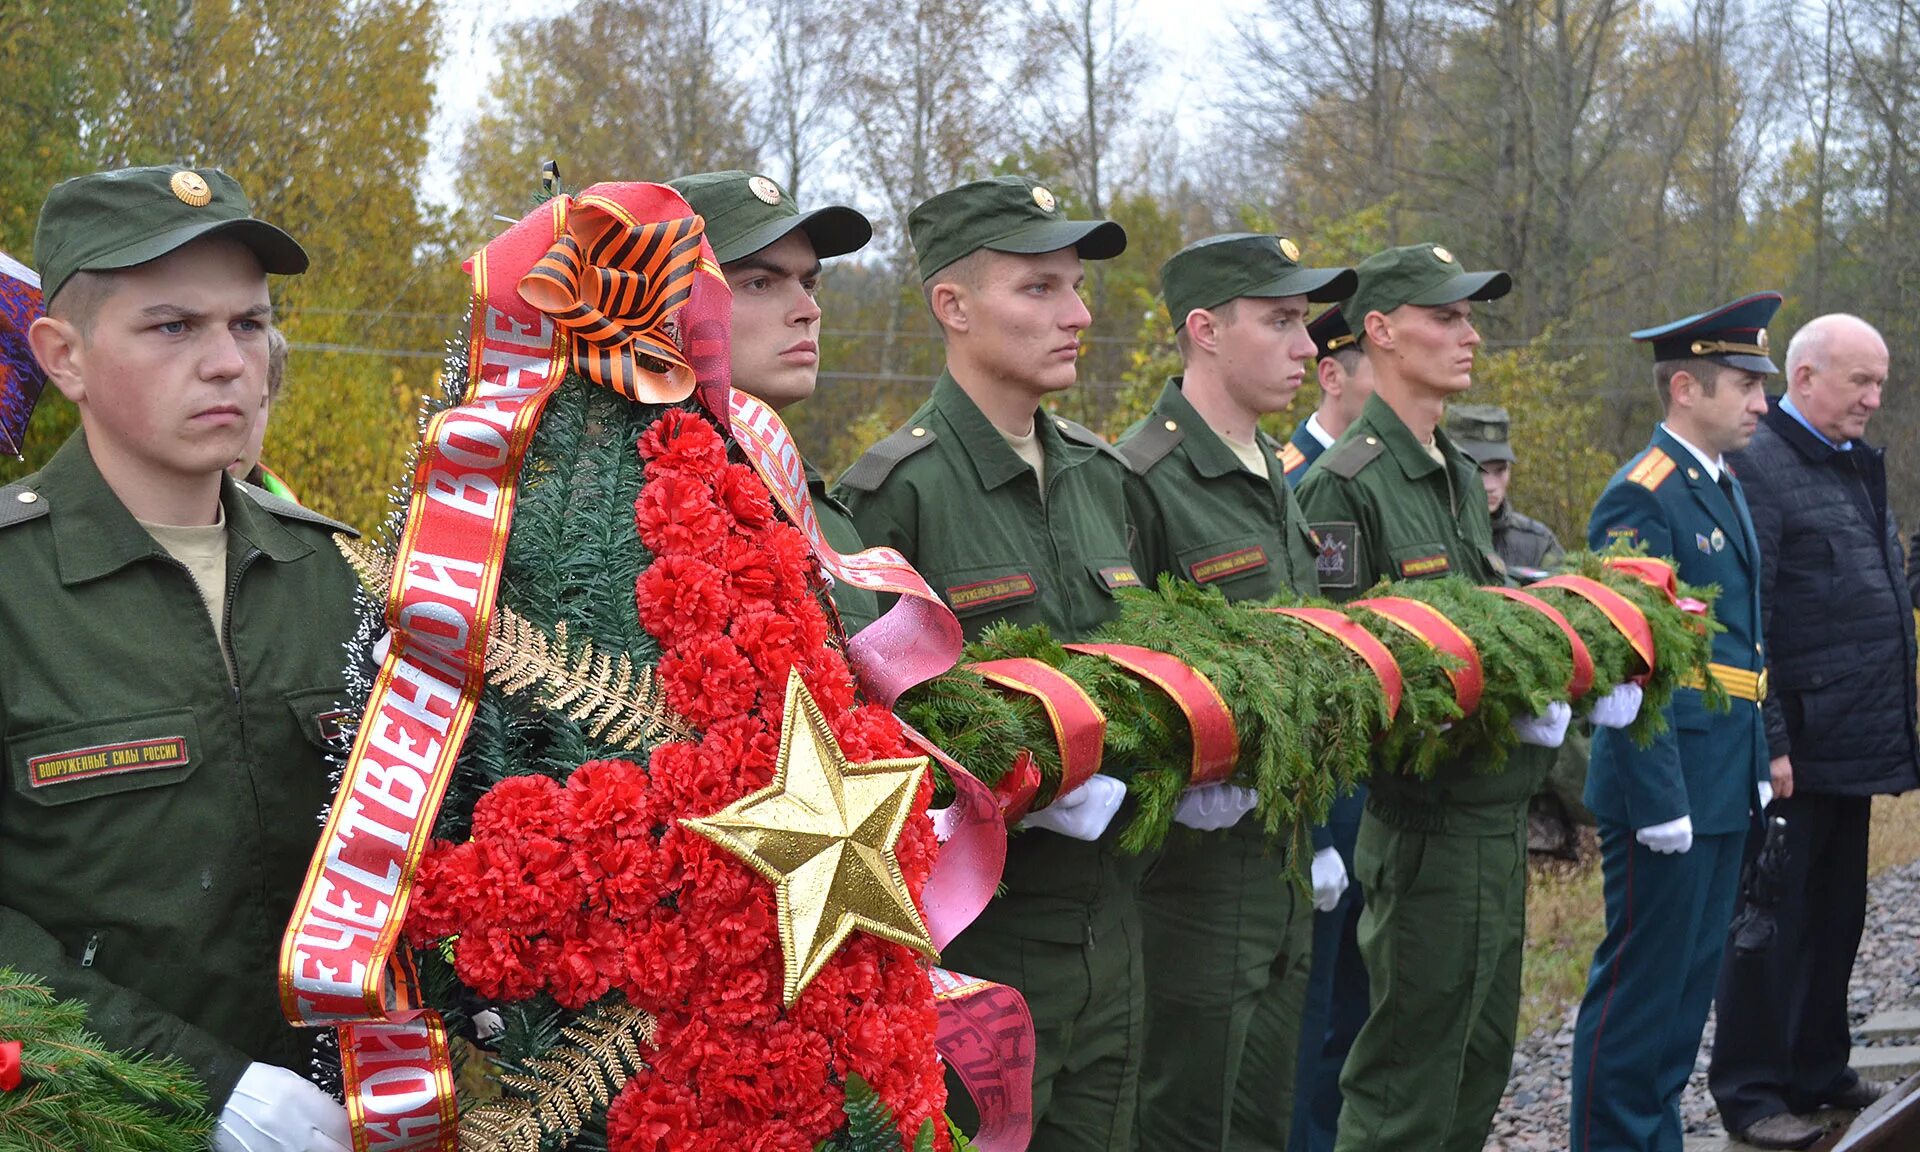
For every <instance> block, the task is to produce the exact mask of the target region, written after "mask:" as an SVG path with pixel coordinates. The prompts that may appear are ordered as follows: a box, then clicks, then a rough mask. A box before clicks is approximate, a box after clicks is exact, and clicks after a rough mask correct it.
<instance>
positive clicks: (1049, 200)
mask: <svg viewBox="0 0 1920 1152" xmlns="http://www.w3.org/2000/svg"><path fill="white" fill-rule="evenodd" d="M1033 202H1034V203H1035V204H1038V205H1040V211H1042V212H1051V211H1053V206H1054V204H1055V203H1056V201H1055V200H1054V198H1053V193H1051V192H1049V191H1047V190H1046V189H1045V188H1041V187H1038V186H1036V187H1035V188H1034V190H1033Z"/></svg>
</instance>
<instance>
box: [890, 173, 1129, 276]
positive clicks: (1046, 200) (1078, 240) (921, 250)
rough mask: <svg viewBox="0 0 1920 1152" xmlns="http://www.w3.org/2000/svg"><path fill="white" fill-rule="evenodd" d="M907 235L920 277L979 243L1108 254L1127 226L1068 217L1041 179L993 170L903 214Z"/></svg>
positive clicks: (1096, 256) (1122, 246)
mask: <svg viewBox="0 0 1920 1152" xmlns="http://www.w3.org/2000/svg"><path fill="white" fill-rule="evenodd" d="M907 235H908V236H909V237H910V238H911V239H912V240H913V251H914V254H915V256H916V257H918V260H919V266H920V279H921V281H922V282H925V281H928V280H931V279H933V275H934V273H936V272H938V271H940V270H941V269H942V268H945V267H946V266H947V265H949V264H951V263H953V262H954V261H955V260H958V259H960V258H962V257H964V256H971V255H973V254H974V253H975V252H978V251H979V250H980V249H982V248H991V249H992V250H993V251H995V252H1020V253H1036V252H1058V251H1059V250H1060V249H1062V248H1072V249H1074V250H1075V251H1077V252H1078V253H1079V254H1080V256H1081V258H1082V259H1085V260H1110V259H1112V258H1113V257H1115V256H1118V255H1120V253H1122V252H1124V251H1126V250H1127V232H1126V229H1124V228H1122V227H1120V225H1118V224H1115V223H1114V222H1113V221H1111V220H1069V219H1067V214H1066V213H1065V212H1063V211H1061V210H1060V202H1059V201H1058V200H1057V199H1055V197H1054V195H1053V193H1052V192H1051V191H1049V190H1048V189H1047V188H1046V186H1045V185H1043V184H1040V183H1038V182H1037V181H1033V180H1029V179H1027V178H1026V177H1024V176H996V177H994V178H993V179H991V180H975V181H973V182H972V183H971V184H962V185H960V187H958V188H950V189H948V190H947V191H945V192H942V193H940V194H939V195H937V196H934V197H932V198H930V199H928V200H925V201H923V202H922V203H921V204H920V205H919V206H918V207H916V208H914V210H913V211H912V212H909V213H908V214H907Z"/></svg>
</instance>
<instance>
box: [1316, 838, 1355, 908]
mask: <svg viewBox="0 0 1920 1152" xmlns="http://www.w3.org/2000/svg"><path fill="white" fill-rule="evenodd" d="M1346 891H1347V862H1346V861H1345V860H1342V859H1340V853H1338V852H1336V851H1334V850H1333V849H1332V848H1322V849H1320V851H1318V852H1315V853H1314V854H1313V910H1314V911H1315V912H1331V911H1333V909H1334V906H1335V905H1337V904H1339V903H1340V897H1341V896H1343V895H1345V894H1346Z"/></svg>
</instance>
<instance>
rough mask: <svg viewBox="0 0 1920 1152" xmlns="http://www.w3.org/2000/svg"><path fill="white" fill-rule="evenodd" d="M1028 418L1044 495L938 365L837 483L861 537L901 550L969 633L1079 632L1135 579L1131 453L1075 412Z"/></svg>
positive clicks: (1097, 620)
mask: <svg viewBox="0 0 1920 1152" xmlns="http://www.w3.org/2000/svg"><path fill="white" fill-rule="evenodd" d="M1034 427H1035V429H1036V431H1037V433H1038V435H1039V437H1040V444H1041V447H1042V449H1043V450H1044V451H1045V453H1046V463H1047V467H1046V484H1047V490H1046V498H1045V499H1044V500H1043V499H1042V498H1041V493H1040V487H1039V485H1038V484H1036V483H1035V481H1034V474H1033V469H1032V468H1030V467H1029V466H1028V465H1027V463H1026V461H1024V460H1022V459H1021V458H1020V457H1019V456H1018V455H1017V454H1016V453H1015V452H1014V450H1013V449H1012V448H1011V447H1009V446H1008V445H1007V442H1006V439H1005V438H1004V437H1002V436H1001V435H1000V432H999V431H998V430H997V429H996V428H994V426H993V424H992V423H991V422H990V421H988V419H987V418H986V416H985V415H984V414H982V413H981V411H980V409H979V407H978V406H977V405H976V404H974V402H973V400H972V399H971V398H970V397H969V396H968V395H967V394H966V393H965V392H964V391H962V390H961V388H960V385H958V384H957V383H955V382H954V379H953V377H952V376H951V375H950V374H947V373H942V374H941V376H940V379H939V381H938V382H936V383H935V384H934V386H933V395H932V396H931V397H930V398H929V399H928V400H927V402H926V403H925V404H923V405H921V406H920V410H919V411H917V412H915V413H914V414H913V417H912V418H911V419H910V420H908V421H907V423H906V424H905V425H903V426H902V427H901V428H900V429H899V430H898V431H896V432H894V433H893V434H892V435H891V436H888V437H887V438H886V439H884V440H882V441H880V442H879V443H878V444H875V445H874V446H873V447H872V448H869V449H867V451H866V454H865V455H863V456H861V457H860V459H859V460H857V461H855V462H854V464H853V466H852V467H851V468H849V469H847V471H846V473H845V474H844V475H842V476H841V477H840V483H839V485H838V486H837V487H836V488H835V489H834V494H835V495H836V496H838V497H839V498H840V500H841V501H842V502H843V503H844V504H845V505H846V506H847V509H848V511H849V512H850V513H851V514H852V516H853V525H854V528H855V530H856V531H857V532H858V533H859V535H860V539H862V540H864V541H866V543H867V545H868V546H869V547H876V546H881V545H885V546H888V547H892V548H897V549H899V550H900V552H901V554H902V555H904V556H905V557H906V558H907V561H908V562H909V563H911V564H912V565H913V566H914V567H915V568H916V569H918V570H919V572H920V574H921V575H922V576H924V577H925V578H926V580H927V583H928V584H929V585H931V586H932V587H933V590H934V591H935V592H937V593H939V594H940V595H941V596H942V597H943V598H944V599H945V600H946V602H947V604H948V606H949V607H951V608H952V609H953V612H954V615H956V616H958V617H959V618H960V626H961V628H962V630H963V631H964V632H965V634H966V638H967V639H968V640H975V639H978V638H979V635H980V632H981V630H982V629H984V628H985V627H986V626H987V625H989V624H992V623H995V622H997V621H1001V620H1006V621H1010V622H1011V623H1014V624H1019V625H1023V626H1025V625H1032V624H1045V625H1046V626H1047V627H1048V628H1049V629H1051V630H1052V632H1053V635H1054V638H1055V639H1058V640H1078V639H1081V638H1083V637H1085V636H1086V635H1087V634H1088V633H1090V632H1092V631H1093V630H1094V629H1096V628H1098V627H1099V626H1100V625H1102V624H1104V623H1106V622H1107V621H1108V620H1110V619H1112V618H1113V616H1114V615H1115V614H1116V606H1115V604H1114V599H1113V594H1114V593H1115V592H1116V591H1118V590H1119V589H1121V588H1136V587H1139V586H1140V575H1139V572H1138V570H1137V569H1136V568H1135V566H1134V556H1133V553H1132V551H1131V548H1132V536H1133V532H1132V529H1131V527H1130V525H1129V523H1128V512H1127V485H1128V483H1129V475H1130V474H1129V472H1128V470H1127V466H1126V463H1125V462H1124V461H1123V460H1122V459H1121V458H1120V456H1119V454H1118V453H1116V452H1115V451H1114V450H1113V448H1112V447H1110V446H1109V445H1108V444H1107V443H1106V442H1105V441H1103V440H1101V439H1100V438H1099V437H1098V436H1096V435H1094V434H1093V433H1092V432H1089V431H1087V430H1086V429H1085V428H1082V427H1080V426H1079V425H1078V424H1075V423H1073V422H1072V421H1070V420H1061V419H1058V418H1056V417H1052V416H1049V415H1048V414H1047V413H1045V412H1041V413H1039V414H1037V415H1036V416H1035V418H1034Z"/></svg>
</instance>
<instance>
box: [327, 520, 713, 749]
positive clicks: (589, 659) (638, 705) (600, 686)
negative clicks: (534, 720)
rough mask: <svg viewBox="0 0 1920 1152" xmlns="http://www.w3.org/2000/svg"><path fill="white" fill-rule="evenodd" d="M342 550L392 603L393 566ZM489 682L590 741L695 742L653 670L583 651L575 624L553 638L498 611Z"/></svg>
mask: <svg viewBox="0 0 1920 1152" xmlns="http://www.w3.org/2000/svg"><path fill="white" fill-rule="evenodd" d="M334 544H335V546H336V547H338V548H339V549H340V553H341V555H343V556H345V557H346V559H347V563H348V564H349V565H351V566H352V568H353V571H354V574H355V575H357V576H358V577H359V578H360V583H361V585H362V586H364V587H365V588H366V589H367V593H368V595H370V596H372V597H374V598H375V599H377V600H378V599H385V598H386V595H387V589H388V588H389V587H390V586H391V584H392V581H393V562H392V560H391V559H389V558H388V557H387V556H385V555H383V554H382V553H381V552H380V551H379V549H378V548H377V547H376V546H375V545H372V544H368V543H362V542H360V541H357V540H349V539H347V538H346V537H345V536H335V537H334ZM486 672H487V679H489V680H491V681H493V683H494V684H495V685H497V686H498V687H499V689H500V690H501V691H502V692H505V693H507V694H508V695H509V696H514V695H518V694H520V693H522V692H525V691H528V690H529V689H533V690H536V691H537V692H538V695H537V696H536V697H535V698H536V699H537V700H538V701H539V702H540V704H541V706H542V707H546V708H552V709H554V710H555V711H564V712H565V713H566V715H567V718H568V719H569V720H572V721H574V722H576V723H578V724H581V725H583V726H584V727H585V728H586V732H587V735H588V736H590V737H592V738H593V739H595V740H598V741H601V742H602V743H605V744H611V745H613V746H615V747H617V748H626V749H630V750H631V749H639V748H641V747H644V746H645V745H646V743H647V742H648V741H651V740H658V739H660V738H662V737H669V738H672V739H674V740H691V739H693V735H694V734H693V730H692V729H691V728H689V727H688V726H687V722H686V721H684V720H682V719H681V718H680V717H678V716H676V715H674V713H673V710H672V709H671V708H669V707H668V706H667V702H666V696H665V693H664V692H662V690H661V688H660V682H659V679H658V678H657V677H656V676H655V675H654V673H653V669H651V668H640V669H636V668H634V666H633V660H632V658H631V657H629V656H628V655H627V654H626V653H624V652H622V653H621V654H620V655H619V657H618V658H613V657H609V656H607V655H606V654H605V653H602V652H595V651H594V650H593V641H591V640H581V641H580V642H579V643H578V644H577V645H576V644H575V643H573V642H572V641H570V640H569V639H568V637H567V622H566V621H565V620H559V621H556V622H555V623H554V626H553V635H552V636H548V635H547V634H546V633H545V632H543V631H541V630H540V627H539V626H538V625H536V624H535V623H533V621H531V620H528V619H527V618H526V617H525V616H522V615H520V614H519V613H518V612H515V611H514V610H513V609H511V608H508V607H507V606H506V605H504V604H502V605H498V611H497V613H496V614H495V616H494V621H493V628H492V630H491V631H490V632H489V634H488V636H487V661H486Z"/></svg>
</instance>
